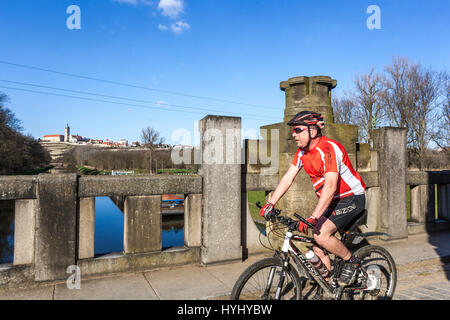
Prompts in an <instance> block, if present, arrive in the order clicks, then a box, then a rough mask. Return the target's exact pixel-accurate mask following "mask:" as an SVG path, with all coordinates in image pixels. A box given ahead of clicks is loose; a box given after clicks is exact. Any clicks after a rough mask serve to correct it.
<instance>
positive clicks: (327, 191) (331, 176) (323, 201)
mask: <svg viewBox="0 0 450 320" xmlns="http://www.w3.org/2000/svg"><path fill="white" fill-rule="evenodd" d="M338 179H339V173H337V172H327V173H325V182H324V186H323V188H322V192H321V193H320V198H319V202H318V203H317V206H316V208H315V209H314V211H313V213H312V214H311V216H313V217H314V218H316V219H319V218H320V217H321V216H322V214H323V213H324V212H325V210H326V209H327V208H328V207H329V205H330V203H331V200H333V196H334V193H335V192H336V189H337V182H338Z"/></svg>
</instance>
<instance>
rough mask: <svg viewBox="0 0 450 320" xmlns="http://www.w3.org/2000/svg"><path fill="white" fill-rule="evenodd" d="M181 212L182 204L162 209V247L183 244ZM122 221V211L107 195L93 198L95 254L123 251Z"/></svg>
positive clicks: (182, 210) (182, 211)
mask: <svg viewBox="0 0 450 320" xmlns="http://www.w3.org/2000/svg"><path fill="white" fill-rule="evenodd" d="M116 202H117V201H116ZM183 213H184V207H183V206H176V207H175V208H168V209H166V208H164V209H163V218H162V234H161V241H162V248H163V249H166V248H170V247H178V246H183V245H184V229H183V228H184V218H183ZM123 222H124V217H123V213H122V211H121V210H120V209H119V208H118V207H117V205H116V204H115V203H114V202H113V201H112V200H111V199H110V198H109V197H97V198H95V240H94V241H95V244H94V254H95V256H99V255H103V254H106V253H110V252H122V251H123Z"/></svg>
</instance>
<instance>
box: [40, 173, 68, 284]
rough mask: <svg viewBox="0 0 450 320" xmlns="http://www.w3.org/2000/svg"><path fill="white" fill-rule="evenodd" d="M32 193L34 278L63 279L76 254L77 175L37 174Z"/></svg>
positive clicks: (42, 279)
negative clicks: (34, 198)
mask: <svg viewBox="0 0 450 320" xmlns="http://www.w3.org/2000/svg"><path fill="white" fill-rule="evenodd" d="M36 193H37V203H38V209H37V211H36V244H35V245H36V247H35V258H34V263H35V280H36V281H46V280H57V279H67V276H68V275H67V273H66V270H67V267H69V266H71V265H74V264H75V257H76V251H75V250H76V249H75V248H76V237H77V234H76V229H77V227H76V224H77V176H76V175H75V174H52V175H49V174H40V175H39V176H38V180H37V192H36Z"/></svg>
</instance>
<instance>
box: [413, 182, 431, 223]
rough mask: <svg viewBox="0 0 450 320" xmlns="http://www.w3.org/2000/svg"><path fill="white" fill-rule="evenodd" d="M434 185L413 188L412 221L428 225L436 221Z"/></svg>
mask: <svg viewBox="0 0 450 320" xmlns="http://www.w3.org/2000/svg"><path fill="white" fill-rule="evenodd" d="M434 197H435V195H434V185H433V184H431V185H420V186H411V219H412V221H414V222H418V223H426V222H433V221H434V220H435V207H434V200H435V199H434Z"/></svg>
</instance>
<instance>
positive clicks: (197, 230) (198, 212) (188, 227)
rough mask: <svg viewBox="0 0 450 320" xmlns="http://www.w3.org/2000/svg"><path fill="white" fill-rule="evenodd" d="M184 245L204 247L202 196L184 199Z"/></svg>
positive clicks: (191, 195) (193, 195)
mask: <svg viewBox="0 0 450 320" xmlns="http://www.w3.org/2000/svg"><path fill="white" fill-rule="evenodd" d="M184 244H185V245H186V246H187V247H200V246H201V245H202V195H201V194H188V195H186V197H185V199H184Z"/></svg>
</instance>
